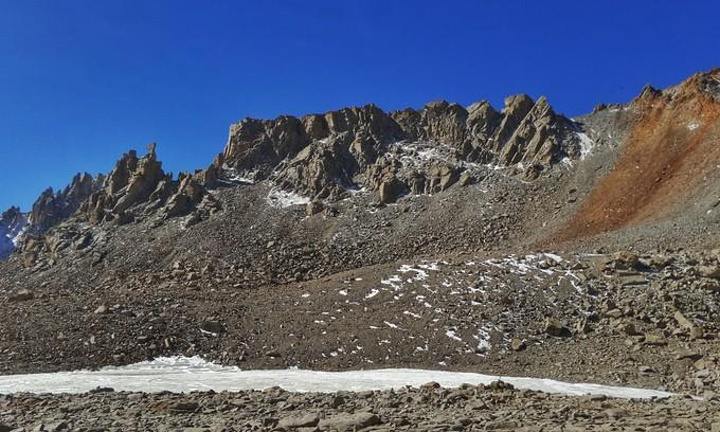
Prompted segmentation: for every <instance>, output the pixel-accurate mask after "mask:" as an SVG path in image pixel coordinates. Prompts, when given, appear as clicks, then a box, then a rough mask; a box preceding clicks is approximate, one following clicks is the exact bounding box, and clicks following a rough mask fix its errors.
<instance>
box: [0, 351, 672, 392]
mask: <svg viewBox="0 0 720 432" xmlns="http://www.w3.org/2000/svg"><path fill="white" fill-rule="evenodd" d="M498 379H502V380H503V381H505V382H508V383H510V384H512V385H514V386H515V387H516V388H519V389H530V390H539V391H544V392H548V393H561V394H567V395H584V394H588V393H589V394H603V395H606V396H610V397H620V398H638V399H648V398H652V397H661V398H665V397H670V396H672V394H671V393H668V392H663V391H656V390H645V389H639V388H632V387H614V386H605V385H598V384H587V383H567V382H562V381H555V380H550V379H537V378H521V377H518V378H514V377H505V376H503V377H502V378H501V377H499V376H493V375H483V374H475V373H461V372H446V371H433V370H422V369H377V370H368V371H348V372H319V371H310V370H302V369H281V370H246V371H243V370H240V369H239V368H237V367H235V366H220V365H217V364H214V363H209V362H207V361H205V360H203V359H201V358H200V357H165V358H158V359H155V360H152V361H145V362H141V363H136V364H133V365H129V366H123V367H107V368H103V369H100V370H98V371H75V372H57V373H44V374H29V375H5V376H0V394H9V393H17V392H27V393H55V394H58V393H84V392H87V391H90V390H93V389H95V388H97V387H112V388H114V389H115V390H116V391H135V392H161V391H171V392H191V391H207V390H210V389H212V390H214V391H216V392H220V391H239V390H262V389H267V388H270V387H273V386H279V387H282V388H283V389H285V390H288V391H293V392H337V391H369V390H387V389H400V388H402V387H405V386H408V385H409V386H413V387H420V386H421V385H423V384H424V383H427V382H429V381H436V382H438V383H440V385H442V386H443V387H446V388H453V387H459V386H460V385H461V384H463V383H468V384H473V385H478V384H489V383H490V382H492V381H496V380H498Z"/></svg>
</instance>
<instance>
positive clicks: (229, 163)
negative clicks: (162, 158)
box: [223, 94, 581, 200]
mask: <svg viewBox="0 0 720 432" xmlns="http://www.w3.org/2000/svg"><path fill="white" fill-rule="evenodd" d="M580 130H581V126H580V125H578V124H575V123H573V122H572V121H570V120H569V119H567V118H565V117H563V116H561V115H557V114H556V113H555V112H554V111H553V109H552V107H551V106H550V104H549V103H548V101H547V99H546V98H545V97H541V98H540V99H538V101H537V102H536V101H533V100H532V98H530V97H529V96H527V95H524V94H521V95H515V96H510V97H508V98H507V99H506V100H505V107H504V108H503V110H502V111H501V112H498V111H497V110H495V109H494V108H493V107H492V106H491V105H490V104H489V103H488V102H486V101H481V102H478V103H476V104H473V105H471V106H469V107H468V108H467V109H466V108H464V107H462V106H461V105H459V104H456V103H450V102H447V101H436V102H431V103H428V104H426V105H425V106H424V107H423V108H422V109H421V110H414V109H412V108H407V109H404V110H399V111H393V112H391V113H390V114H386V113H385V112H384V111H382V110H381V109H380V108H378V107H377V106H375V105H366V106H362V107H352V108H344V109H341V110H337V111H330V112H327V113H325V114H324V115H318V114H313V115H308V116H304V117H302V118H300V119H297V118H295V117H291V116H281V117H278V118H277V119H274V120H253V119H245V120H243V121H241V122H239V123H237V124H235V125H233V126H231V128H230V135H229V138H228V144H227V145H226V147H225V150H224V152H223V161H224V166H225V167H226V168H228V169H231V170H234V171H235V172H236V173H237V174H238V175H240V176H242V177H245V178H252V179H253V180H255V181H259V180H264V179H270V180H271V181H273V182H274V183H276V184H277V185H278V186H279V187H281V188H282V189H285V190H288V191H292V192H297V193H300V194H303V195H305V196H308V197H309V198H310V199H323V200H326V199H330V200H335V199H340V198H343V197H345V196H347V193H348V190H350V189H354V188H359V187H368V188H370V189H372V190H377V191H379V190H380V187H381V186H382V185H383V183H385V184H386V186H387V185H394V186H393V187H392V188H389V186H388V187H385V186H384V187H383V188H384V190H386V191H387V190H388V189H392V190H396V191H416V190H425V188H423V187H419V186H418V185H419V184H420V183H421V182H420V180H419V178H418V177H417V175H415V174H412V173H409V172H406V173H401V172H399V171H402V170H403V167H402V165H403V164H402V163H400V162H399V161H400V160H405V161H407V160H408V159H407V157H405V158H404V159H403V157H398V155H394V154H395V153H397V149H398V148H400V147H402V143H425V144H423V145H429V146H430V147H432V148H434V149H436V150H437V151H440V152H446V150H445V147H448V148H450V149H454V150H452V151H451V153H453V154H452V155H450V156H451V157H450V158H451V159H452V160H454V161H455V162H450V163H449V164H448V161H447V159H445V160H444V161H442V162H441V161H439V160H435V161H433V160H428V161H423V163H422V165H424V168H422V169H420V167H415V168H413V169H412V170H413V171H417V169H416V168H418V169H420V171H430V170H441V171H443V170H444V171H447V170H450V171H452V172H455V173H460V172H462V171H463V170H464V168H461V167H460V166H459V165H462V164H464V163H467V162H473V163H477V162H480V163H486V164H497V165H499V166H511V165H516V164H523V167H522V169H523V170H524V171H525V172H526V174H525V178H529V179H532V178H536V177H537V176H539V175H540V173H541V172H542V171H543V170H544V169H546V168H550V167H551V166H553V165H554V164H556V163H557V162H559V161H560V160H562V159H563V158H570V159H573V158H577V157H579V154H580V151H579V148H580V142H579V138H578V136H577V132H578V131H580ZM428 154H429V153H428ZM433 154H434V153H433ZM433 165H434V166H433ZM418 175H420V174H418ZM453 177H454V176H453ZM400 178H405V179H406V180H405V181H403V180H399V179H400ZM410 178H412V179H413V180H408V179H410ZM386 180H387V182H386ZM423 182H424V181H423ZM411 183H412V184H411ZM430 183H432V182H430V181H428V182H427V184H430ZM452 183H454V182H448V183H447V184H448V185H449V184H452ZM399 193H402V192H399ZM384 195H387V194H384Z"/></svg>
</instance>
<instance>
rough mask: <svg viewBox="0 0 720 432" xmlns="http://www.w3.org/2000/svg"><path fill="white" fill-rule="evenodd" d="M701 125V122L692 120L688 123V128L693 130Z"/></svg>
mask: <svg viewBox="0 0 720 432" xmlns="http://www.w3.org/2000/svg"><path fill="white" fill-rule="evenodd" d="M699 127H700V123H698V122H696V121H692V122H690V123H688V125H687V128H688V130H691V131H692V130H695V129H697V128H699Z"/></svg>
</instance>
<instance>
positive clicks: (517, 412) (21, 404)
mask: <svg viewBox="0 0 720 432" xmlns="http://www.w3.org/2000/svg"><path fill="white" fill-rule="evenodd" d="M101 390H102V389H101ZM101 390H99V391H98V392H96V393H93V394H84V395H79V396H77V395H75V396H67V395H28V394H17V395H7V396H0V409H1V411H0V430H3V431H5V430H7V431H13V430H18V431H22V430H40V431H66V430H73V431H141V430H154V431H183V432H201V431H306V432H309V431H340V432H345V431H356V430H363V431H368V432H369V431H487V430H505V431H523V432H540V431H577V432H580V431H621V430H622V431H625V430H626V431H648V432H660V431H711V432H716V431H718V430H720V416H719V415H718V409H719V408H720V404H719V403H718V402H717V401H692V400H689V399H686V398H682V397H673V398H669V399H662V400H645V401H639V400H622V399H607V398H605V397H603V396H572V397H571V396H554V395H548V394H544V393H539V392H532V391H527V390H522V391H521V390H515V389H512V388H510V387H508V385H507V384H505V383H503V382H495V383H492V384H491V385H489V386H471V385H466V386H462V387H460V388H457V389H442V388H437V387H435V386H434V385H433V383H428V384H426V385H425V386H423V387H422V388H403V389H398V390H394V391H375V392H362V393H346V392H338V393H332V394H322V393H289V392H285V391H283V390H282V389H269V390H265V391H241V392H232V393H228V392H222V393H212V392H211V393H206V392H205V393H199V392H198V393H190V394H143V393H115V392H112V391H101Z"/></svg>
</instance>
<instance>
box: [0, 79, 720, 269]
mask: <svg viewBox="0 0 720 432" xmlns="http://www.w3.org/2000/svg"><path fill="white" fill-rule="evenodd" d="M719 75H720V72H718V70H717V69H716V70H713V71H711V72H708V73H702V74H696V75H694V76H693V77H691V78H690V79H688V80H687V81H685V82H684V83H682V84H681V85H679V86H676V87H673V88H670V89H667V90H665V91H659V90H655V89H653V88H652V87H649V86H648V87H646V88H645V89H643V91H642V92H641V94H640V95H639V96H638V97H637V98H636V99H635V100H633V101H631V102H630V103H629V104H627V105H611V106H605V105H599V106H598V108H596V110H595V111H594V112H593V113H592V114H588V115H586V116H582V117H580V118H578V119H575V120H571V119H568V118H566V117H564V116H562V115H560V114H557V113H556V112H555V111H554V110H553V109H552V107H551V106H550V105H549V103H548V101H547V100H546V99H545V97H541V98H539V99H538V100H537V101H534V100H532V99H531V98H530V97H529V96H527V95H516V96H511V97H508V98H507V99H506V100H505V106H504V107H503V109H502V110H500V111H498V110H496V109H495V108H493V107H492V106H491V105H490V104H489V103H487V102H484V101H483V102H478V103H475V104H472V105H470V106H469V107H467V108H466V107H462V106H460V105H458V104H454V103H448V102H444V101H442V102H433V103H429V104H427V105H426V106H425V107H424V108H422V109H420V110H414V109H405V110H400V111H393V112H390V113H386V112H384V111H382V110H381V109H380V108H378V107H376V106H374V105H366V106H363V107H353V108H345V109H341V110H338V111H331V112H328V113H326V114H322V115H321V114H312V115H307V116H304V117H300V118H296V117H292V116H281V117H278V118H276V119H274V120H257V119H245V120H242V121H241V122H239V123H236V124H233V125H232V126H231V127H230V132H229V138H228V142H227V144H226V146H225V148H224V150H223V152H222V153H220V154H219V155H218V156H217V157H216V158H215V160H214V161H213V163H212V164H211V165H210V166H209V167H208V168H206V169H203V170H198V171H196V172H194V173H187V174H185V173H184V174H181V175H180V176H179V177H178V178H173V177H172V175H170V174H167V173H165V172H164V171H163V169H162V164H161V162H160V161H159V160H158V159H157V155H156V151H155V144H151V145H150V146H149V148H148V152H147V154H145V155H144V156H142V157H138V155H137V154H136V152H135V151H129V152H128V153H126V154H124V155H123V156H122V158H121V159H120V160H119V161H118V162H117V164H116V166H115V168H114V169H113V170H112V171H111V172H110V173H108V174H107V175H99V176H97V177H93V176H91V175H89V174H86V173H84V174H78V175H76V176H75V177H74V178H73V180H72V182H71V184H70V185H69V186H68V187H66V188H65V189H64V190H62V191H58V192H54V191H53V190H52V189H48V190H46V191H45V192H43V193H42V194H41V195H40V197H39V198H38V199H37V201H36V202H35V203H34V204H33V207H32V210H31V212H30V213H21V212H20V211H19V209H17V208H15V207H13V208H11V209H9V210H7V211H6V212H5V213H3V217H2V219H0V242H2V243H1V244H0V256H4V257H6V256H8V255H9V254H10V253H11V252H12V251H13V250H14V249H15V248H16V247H21V248H22V250H23V251H24V256H25V258H24V260H25V262H26V264H27V265H29V266H32V265H33V264H34V263H35V262H36V258H37V256H38V255H42V254H43V253H50V254H53V253H56V252H57V251H59V250H60V249H64V248H66V247H68V246H70V245H74V247H75V248H80V249H83V248H85V247H86V246H88V245H89V243H88V241H89V240H87V239H86V236H85V235H84V234H83V233H82V232H78V230H75V229H73V230H70V231H69V232H65V234H64V235H63V236H60V238H58V236H57V235H55V236H53V235H50V236H48V235H47V234H48V233H51V232H52V231H53V228H54V227H56V226H58V225H61V224H63V223H64V222H65V221H74V223H77V222H83V223H86V224H89V225H103V226H105V225H107V226H108V227H111V226H119V225H126V224H132V223H134V222H136V221H142V220H147V219H152V220H153V221H154V222H153V223H154V224H155V225H159V224H162V223H163V221H166V220H169V219H172V218H175V217H185V219H184V222H183V223H184V226H185V227H186V228H187V227H190V226H192V225H194V224H197V223H199V222H201V221H203V220H205V219H207V218H209V217H210V216H211V215H213V214H215V213H222V209H223V204H222V202H220V201H219V200H217V199H216V197H215V192H214V191H216V190H217V189H221V188H227V187H236V186H242V185H247V184H251V183H252V184H255V183H260V182H265V183H267V184H269V185H271V186H272V189H273V191H274V193H276V194H277V193H284V194H286V195H287V196H292V197H294V198H295V199H296V202H301V203H308V212H309V213H310V214H313V213H315V212H319V211H322V209H324V208H327V207H332V206H333V203H336V202H339V201H341V200H344V199H347V198H349V197H352V196H355V195H357V194H358V193H372V194H375V196H376V198H377V200H376V201H377V202H378V203H379V204H381V205H384V204H390V203H395V202H396V201H398V200H399V199H403V198H407V197H412V196H418V195H432V194H437V193H440V192H443V191H445V190H447V189H449V188H451V187H453V186H456V187H465V186H469V185H472V184H479V183H482V182H483V181H484V179H486V178H488V176H489V174H488V173H489V172H500V173H502V174H503V175H504V176H506V177H508V178H514V179H517V181H520V182H528V184H533V183H536V182H537V181H538V180H540V179H541V178H543V177H548V178H555V177H556V176H557V175H566V174H564V173H566V172H567V171H572V172H575V173H576V175H575V181H578V176H579V175H583V176H585V178H584V179H583V180H582V181H583V182H584V183H583V184H582V185H580V187H579V188H575V189H580V190H581V191H585V192H588V193H589V192H590V191H591V190H593V187H595V185H596V184H597V188H598V190H599V191H598V190H595V191H594V192H593V193H591V194H590V195H589V196H588V201H587V202H585V204H584V205H583V206H582V207H581V208H579V209H578V211H577V212H576V214H575V217H570V218H566V219H568V220H569V222H568V224H566V226H565V227H559V228H558V230H557V232H556V233H557V235H556V236H555V237H556V238H557V239H560V240H568V239H571V238H573V237H576V234H577V233H579V232H584V233H585V234H587V235H595V234H598V233H601V232H605V231H608V230H612V229H615V228H618V227H620V226H622V225H623V224H625V223H627V222H630V221H635V222H637V220H638V219H637V218H635V216H637V215H635V213H637V211H639V209H635V210H629V209H627V208H625V209H623V206H625V207H628V205H627V204H628V203H630V204H632V205H634V204H635V203H640V204H643V206H644V207H643V208H647V206H645V204H647V205H650V204H652V205H655V206H656V207H663V211H666V210H668V205H670V204H678V202H679V201H678V199H673V200H671V199H670V198H669V197H668V195H669V194H671V193H675V194H676V192H672V191H671V189H672V188H677V187H679V186H677V185H676V183H677V182H679V181H680V180H682V182H684V183H683V184H686V183H692V187H691V190H692V191H695V190H698V188H703V187H711V186H712V185H709V184H708V182H707V181H705V182H704V183H703V184H699V183H698V181H695V180H697V179H698V178H700V177H702V175H704V174H705V173H706V171H707V170H709V169H710V167H707V168H706V169H705V170H701V172H695V171H697V170H698V166H697V165H696V164H695V165H692V166H688V165H683V166H679V167H678V166H675V165H676V164H677V162H678V158H680V157H682V158H684V159H688V158H689V157H690V156H687V155H688V154H691V155H698V156H700V155H703V154H704V155H706V156H707V155H713V157H714V155H715V154H716V153H717V148H718V146H717V144H713V143H716V141H712V137H714V136H716V134H717V115H718V114H717V113H718V108H717V107H718V93H719V92H718V82H720V81H718V76H719ZM671 117H672V119H671ZM679 118H683V121H682V124H680V123H678V122H679V120H678V119H679ZM676 123H677V124H676ZM678 131H679V132H678ZM670 135H672V139H673V140H674V141H673V144H672V145H670V144H669V143H668V141H667V140H668V139H670V138H669V136H670ZM653 140H654V141H653ZM649 141H652V142H654V143H655V144H652V145H653V146H655V147H654V148H653V149H652V150H651V149H645V147H643V146H647V145H649V144H647V142H649ZM638 142H639V143H640V144H638ZM685 142H687V143H688V144H687V145H684V144H683V143H685ZM670 147H671V148H672V150H671V151H670V150H667V149H668V148H670ZM700 147H703V148H705V147H707V149H706V151H705V152H703V151H701V150H699V148H700ZM628 151H629V152H632V153H633V156H632V157H631V159H632V160H630V159H628V158H630V156H624V154H625V153H624V152H628ZM663 151H665V153H668V151H670V153H668V156H667V157H665V158H664V159H662V161H658V160H656V159H657V158H658V157H659V156H657V154H662V153H663ZM608 152H610V153H611V156H610V159H609V160H608V162H607V163H603V164H600V165H599V166H597V167H595V168H594V169H595V171H597V172H598V173H599V174H598V175H597V176H595V177H589V175H588V174H587V173H585V171H586V170H587V167H589V166H592V165H593V163H594V162H591V161H586V159H593V157H590V156H592V155H593V154H594V153H603V154H605V156H603V157H605V159H607V153H608ZM596 159H600V158H596ZM605 159H603V161H604V160H605ZM626 159H627V160H628V161H627V162H626ZM643 159H647V161H648V163H647V167H648V169H649V170H652V171H653V172H652V173H645V171H644V167H645V165H646V164H645V163H644V162H643V161H642V160H643ZM704 160H705V161H707V160H711V161H717V159H713V158H709V159H708V158H705V159H704ZM635 162H638V163H639V166H640V169H639V170H637V171H634V172H632V173H631V174H628V172H626V171H628V170H631V168H630V167H629V166H630V165H633V164H635ZM615 163H617V164H618V165H617V166H614V165H613V164H615ZM625 164H627V165H628V167H624V165H625ZM674 164H675V165H674ZM633 166H634V165H633ZM690 168H693V169H694V170H695V171H693V172H690ZM623 170H624V171H623ZM628 175H631V176H634V177H635V178H634V180H633V181H634V182H635V185H636V186H637V184H645V183H644V182H645V181H647V182H649V185H648V186H647V187H646V188H645V191H644V192H643V193H636V192H633V190H640V189H637V188H635V189H633V190H631V191H629V192H628V191H626V190H625V189H623V187H626V186H627V183H625V184H624V186H623V179H627V176H628ZM691 176H694V179H693V178H690V177H691ZM618 179H619V180H618ZM612 182H619V184H616V185H612V184H611V183H612ZM567 183H568V184H570V183H572V182H571V181H568V182H567ZM673 185H676V186H673ZM626 192H627V193H626ZM608 197H609V198H608ZM626 197H632V198H631V199H629V201H628V200H627V199H626ZM606 199H610V200H611V201H612V202H610V203H609V204H608V203H607V202H606V201H605V200H606ZM710 199H714V198H712V197H711V198H710ZM670 201H672V203H671V202H670ZM680 201H681V200H680ZM573 202H574V201H573ZM632 205H630V207H632ZM603 211H605V212H610V213H608V214H605V215H602V214H600V213H602V212H603ZM630 213H632V214H630ZM655 213H656V212H655V211H650V212H648V213H647V214H644V215H640V216H638V217H639V218H640V219H645V218H647V217H650V216H652V215H654V214H655ZM546 225H547V224H546ZM550 225H553V224H550ZM77 226H78V227H79V225H77ZM109 229H110V228H109ZM67 236H70V237H69V238H68V237H67ZM86 243H88V244H86Z"/></svg>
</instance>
